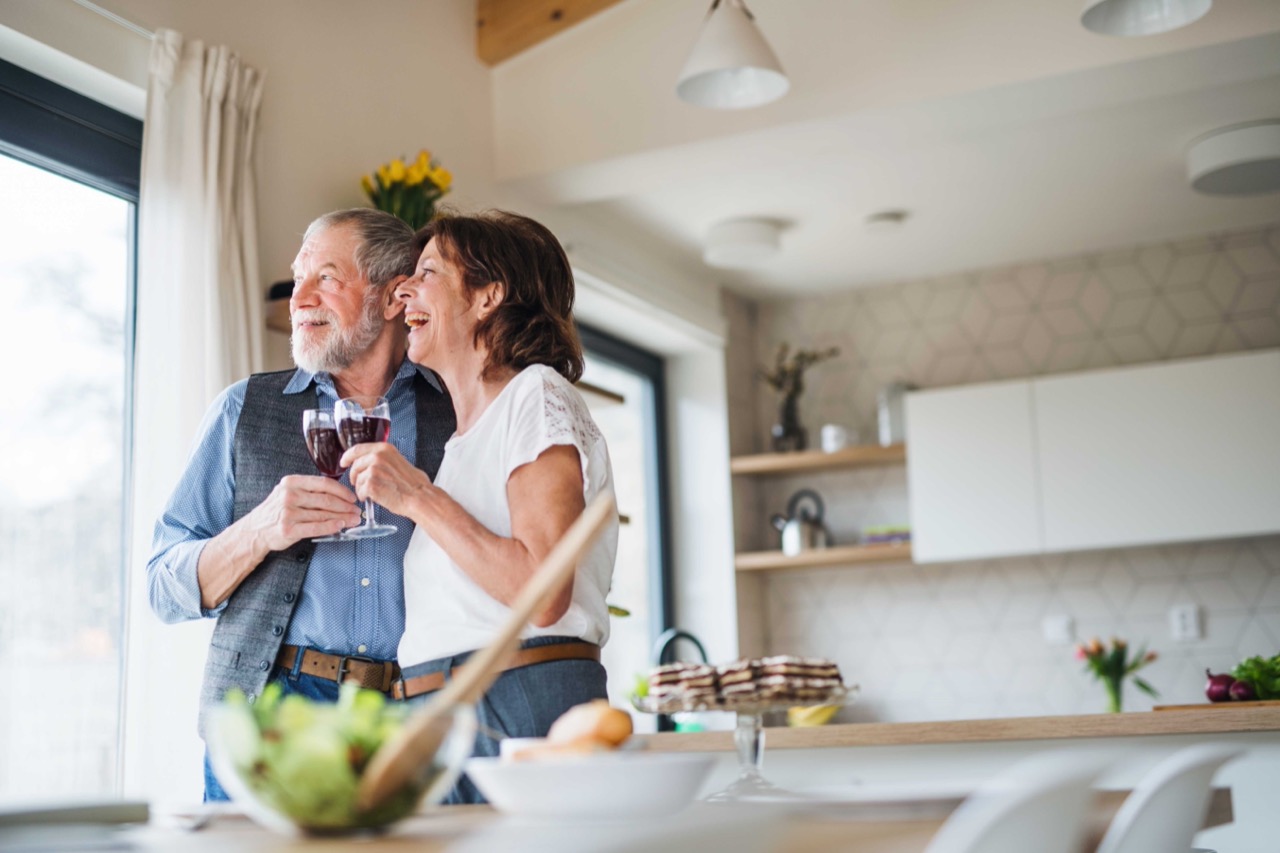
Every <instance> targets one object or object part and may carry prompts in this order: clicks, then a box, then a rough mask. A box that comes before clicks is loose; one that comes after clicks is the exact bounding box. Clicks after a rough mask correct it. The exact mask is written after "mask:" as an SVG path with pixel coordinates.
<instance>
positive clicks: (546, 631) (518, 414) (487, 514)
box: [399, 364, 618, 666]
mask: <svg viewBox="0 0 1280 853" xmlns="http://www.w3.org/2000/svg"><path fill="white" fill-rule="evenodd" d="M559 444H569V445H573V446H574V447H576V448H577V449H578V458H579V459H580V460H581V462H582V480H583V484H584V490H583V497H584V498H585V499H586V501H587V502H588V503H590V502H591V500H592V499H593V498H595V496H596V495H598V494H600V493H601V492H612V491H613V470H612V467H611V465H610V464H609V451H608V448H607V447H605V443H604V437H603V436H602V435H601V434H600V429H599V427H597V426H596V424H595V422H594V421H593V420H592V419H591V415H590V413H588V411H587V404H586V402H585V401H584V400H583V399H582V395H581V394H579V393H578V390H577V389H576V388H574V387H573V386H572V385H570V384H569V382H568V380H566V379H565V378H564V377H563V376H561V375H560V374H559V373H557V372H556V371H555V370H554V369H553V368H550V367H547V366H546V365H540V364H539V365H533V366H531V367H527V368H525V369H524V370H522V371H520V373H518V374H517V375H516V376H515V378H513V379H512V380H511V381H510V382H509V383H507V387H506V388H503V389H502V392H501V393H499V394H498V396H497V398H496V399H494V401H493V402H492V403H490V404H489V408H487V409H485V410H484V412H483V413H482V414H481V415H480V419H479V420H478V421H476V423H475V424H474V425H473V426H472V427H471V429H469V430H467V432H466V433H464V434H462V435H458V434H456V433H455V434H454V435H453V437H452V438H450V439H449V441H448V443H447V444H445V452H444V461H443V462H442V463H441V465H440V470H439V472H437V474H436V479H435V484H436V485H437V486H439V487H440V488H442V489H444V490H445V492H447V493H448V494H449V496H450V497H452V498H453V499H454V500H455V501H457V502H458V503H459V504H461V505H462V507H463V509H465V510H466V511H467V512H469V513H471V515H472V517H474V518H475V519H476V521H478V522H480V523H481V524H483V525H484V526H485V527H486V528H488V529H489V530H490V531H492V532H493V533H495V534H496V535H498V536H506V537H509V536H510V535H511V508H510V506H509V505H508V504H507V480H508V479H509V478H510V477H511V474H512V472H513V471H515V470H516V469H517V468H519V467H520V466H521V465H524V464H527V463H529V462H532V461H533V460H535V459H537V458H538V456H539V455H540V454H541V453H542V452H543V451H544V450H546V449H547V448H549V447H552V446H555V445H559ZM617 550H618V522H617V521H616V520H614V521H613V522H612V524H610V525H609V526H608V527H606V528H605V532H604V533H603V534H602V535H601V536H600V538H599V539H597V540H596V543H595V545H594V546H593V547H592V548H591V550H590V551H589V552H587V555H586V557H585V559H584V560H583V561H582V563H581V564H580V565H579V566H578V571H577V574H576V575H575V576H574V582H573V602H572V603H571V604H570V605H569V610H568V612H566V613H565V615H564V616H562V617H561V618H560V620H559V621H557V622H556V623H555V624H554V625H549V626H547V627H545V628H537V627H534V626H533V625H528V626H526V627H525V630H524V632H523V633H522V634H521V637H522V638H528V637H537V636H547V635H559V636H566V637H579V638H581V639H583V640H586V641H587V642H591V643H597V644H600V645H603V644H604V642H605V640H607V639H608V637H609V610H608V606H607V605H606V604H605V596H606V595H607V594H608V592H609V584H610V582H611V581H612V578H613V561H614V557H615V556H616V554H617ZM404 599H405V631H404V636H403V637H402V638H401V639H400V651H399V660H400V665H401V666H413V665H414V664H418V663H423V662H424V661H429V660H434V659H435V658H441V657H445V656H448V655H454V654H458V653H459V652H465V651H471V650H473V649H478V648H482V647H484V646H486V645H488V643H489V642H490V641H491V640H492V639H493V636H494V634H495V633H496V632H497V630H498V628H499V626H500V625H501V624H502V623H503V622H505V621H506V619H507V616H508V614H509V613H510V609H509V608H508V607H507V606H506V605H505V604H502V603H501V602H499V601H497V600H496V599H494V598H493V597H491V596H490V595H489V594H488V593H487V592H485V591H484V589H483V588H481V587H480V586H479V585H478V584H477V583H476V582H475V581H473V580H472V579H471V578H470V577H469V576H468V575H467V574H466V572H464V571H463V570H462V569H461V568H459V567H458V564H457V563H455V562H454V561H453V560H452V559H450V557H449V555H448V554H446V553H445V552H444V549H442V548H441V547H440V546H439V545H437V544H436V542H435V540H433V539H432V538H431V537H430V536H428V535H427V533H426V531H424V530H423V529H422V528H421V527H419V528H417V529H415V530H414V531H413V537H412V538H411V539H410V540H409V549H408V551H406V552H405V555H404Z"/></svg>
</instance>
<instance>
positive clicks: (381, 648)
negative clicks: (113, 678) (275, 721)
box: [147, 360, 439, 660]
mask: <svg viewBox="0 0 1280 853" xmlns="http://www.w3.org/2000/svg"><path fill="white" fill-rule="evenodd" d="M418 370H419V368H417V367H415V365H414V364H413V363H412V362H409V361H408V360H406V361H405V362H404V363H403V364H401V365H400V370H399V371H398V372H397V373H396V378H395V380H394V381H393V382H392V383H391V388H390V390H389V391H388V392H387V393H386V395H385V396H386V397H387V400H388V401H389V402H390V403H391V439H390V441H391V443H392V444H393V445H395V447H396V449H397V450H399V451H400V452H401V453H402V454H403V455H404V457H405V458H406V459H415V458H416V451H417V444H418V441H417V435H418V430H417V411H416V408H415V406H414V393H413V377H414V374H415V372H417V371H418ZM422 373H423V375H424V376H425V377H426V378H427V379H428V381H430V382H431V383H432V385H435V386H436V387H437V388H438V387H439V384H438V382H437V380H436V378H435V376H433V375H432V374H431V373H430V371H422ZM313 378H314V379H315V381H316V406H317V407H318V408H332V407H333V404H334V403H336V402H337V400H338V393H337V389H336V388H335V387H334V384H333V377H332V376H330V375H329V374H327V373H317V374H315V375H314V376H313V375H312V374H310V373H308V372H306V371H304V370H298V371H297V372H296V373H294V375H293V378H292V379H291V380H290V381H289V384H288V385H287V386H286V387H285V393H286V394H289V393H297V392H299V391H302V390H303V389H305V388H306V387H307V385H308V384H309V383H310V382H311V380H312V379H313ZM247 385H248V380H244V381H241V382H237V383H236V384H235V385H232V386H231V387H230V388H228V389H227V390H225V391H223V392H222V394H221V395H220V396H219V397H218V399H217V400H215V401H214V404H213V405H212V406H211V407H210V409H209V411H208V412H207V413H206V414H205V418H204V422H203V423H202V424H201V426H200V433H199V438H198V440H197V442H196V446H195V450H194V451H193V452H192V455H191V459H190V460H189V461H188V463H187V469H186V471H185V472H184V473H183V475H182V479H181V480H179V482H178V485H177V488H175V489H174V491H173V495H172V496H171V497H170V498H169V504H168V506H166V507H165V511H164V514H163V515H162V516H161V517H160V519H159V520H158V521H157V522H156V528H155V534H154V536H153V538H152V552H151V559H150V560H149V561H148V563H147V584H148V590H149V595H150V598H151V607H152V609H153V610H155V612H156V614H157V615H158V616H159V617H160V618H161V619H162V620H164V621H165V622H181V621H183V620H187V619H199V618H201V617H213V616H217V615H218V614H220V613H221V612H222V611H223V610H224V609H226V606H227V602H225V601H224V602H223V603H222V604H220V605H218V606H217V607H215V608H214V609H212V610H206V609H204V608H203V607H201V606H200V585H199V583H198V581H197V579H196V565H197V563H198V562H199V560H200V552H201V551H203V550H204V545H205V543H206V542H207V541H208V540H210V539H212V538H213V537H214V536H216V535H217V534H219V533H221V532H222V531H223V530H225V529H226V528H227V527H228V526H230V524H231V521H232V505H233V502H234V497H235V473H234V471H233V470H232V467H231V448H232V443H233V441H234V439H235V434H236V423H237V422H238V421H239V419H240V409H241V408H242V407H243V405H244V395H245V388H246V386H247ZM298 430H299V432H301V430H302V424H301V423H299V424H298ZM298 473H300V474H301V473H315V474H318V473H319V472H318V471H299V472H298ZM342 483H343V484H344V485H347V486H350V483H349V482H348V481H347V477H346V475H345V474H344V475H343V478H342ZM377 520H378V521H379V522H380V523H383V524H394V525H395V526H396V527H397V528H399V529H398V530H397V531H396V532H395V533H394V534H392V535H391V536H385V537H383V538H381V539H361V540H357V541H355V542H320V543H317V544H316V549H315V556H314V557H312V559H311V567H310V568H309V569H308V570H307V576H306V580H305V581H304V582H303V584H302V594H301V595H300V596H299V598H298V604H297V607H296V608H295V609H294V612H293V618H292V619H291V620H290V621H289V628H288V631H287V633H286V634H285V637H284V642H286V643H290V644H292V645H296V646H310V647H312V648H317V649H322V650H324V651H327V652H331V653H334V654H350V655H364V656H367V657H373V658H380V659H383V660H392V659H394V658H395V656H396V647H397V646H398V645H399V643H400V635H401V634H402V633H404V552H405V549H406V548H408V547H409V537H410V536H411V535H412V533H413V522H411V521H409V520H408V519H406V518H401V517H400V516H397V515H395V514H393V513H391V512H389V511H388V510H386V509H384V508H382V507H378V509H377Z"/></svg>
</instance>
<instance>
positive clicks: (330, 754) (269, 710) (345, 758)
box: [216, 682, 434, 830]
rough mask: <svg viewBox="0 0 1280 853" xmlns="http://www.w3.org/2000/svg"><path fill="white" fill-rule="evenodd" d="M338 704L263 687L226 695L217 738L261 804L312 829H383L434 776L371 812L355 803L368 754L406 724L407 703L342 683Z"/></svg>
mask: <svg viewBox="0 0 1280 853" xmlns="http://www.w3.org/2000/svg"><path fill="white" fill-rule="evenodd" d="M338 695H339V698H338V701H337V703H334V704H330V703H325V702H315V701H312V700H311V699H308V698H306V697H305V696H300V695H297V694H290V695H288V696H285V695H282V691H281V689H280V685H279V684H276V683H274V682H273V683H271V684H268V685H267V687H266V688H265V689H264V690H263V691H262V695H261V696H260V697H258V701H257V702H255V703H253V704H250V703H249V702H248V701H247V700H246V699H245V697H244V694H242V693H240V691H238V690H232V691H229V692H228V693H227V696H226V699H225V700H224V707H223V711H222V713H221V714H220V715H219V718H218V725H217V729H216V736H217V737H218V738H219V740H220V741H221V746H222V747H223V748H224V749H225V750H226V754H227V755H228V756H229V757H230V759H231V762H232V764H234V765H235V768H236V771H237V773H238V774H239V776H240V779H241V780H242V781H243V782H244V783H245V784H246V785H247V786H248V787H249V788H250V789H252V791H253V793H254V795H255V796H256V797H257V798H258V799H259V800H261V801H262V802H263V803H265V804H266V805H268V806H270V807H271V808H273V809H275V810H276V811H278V812H281V813H282V814H285V815H287V816H288V817H289V818H291V819H292V820H293V821H294V822H295V823H297V824H298V825H300V826H303V827H306V828H308V829H312V830H336V829H350V828H358V827H374V826H383V825H385V824H387V823H390V822H392V821H394V820H397V819H399V818H401V817H403V816H405V815H406V814H408V813H410V812H411V811H413V809H414V808H415V807H416V806H417V804H418V800H419V799H420V796H421V794H422V792H423V791H424V790H425V789H426V787H427V786H428V785H429V783H430V779H432V778H434V774H427V775H426V777H425V778H424V779H422V780H420V782H419V783H418V784H413V785H410V786H408V787H407V788H406V789H405V790H403V791H401V792H400V793H398V794H396V795H395V796H393V797H391V798H390V799H389V800H388V802H386V803H384V804H383V805H381V806H379V807H378V808H377V809H374V810H372V811H368V812H363V811H360V810H359V809H358V808H357V807H356V802H355V801H356V789H357V787H358V784H359V779H360V774H361V773H363V772H364V769H365V767H366V766H367V764H368V763H369V759H370V758H372V757H373V754H374V753H375V752H377V751H378V749H379V748H380V747H381V746H382V745H383V744H384V743H386V742H387V740H388V739H389V738H390V737H391V736H392V735H393V734H395V732H396V731H397V730H398V729H399V728H400V726H401V725H402V724H403V722H404V719H405V716H406V713H407V711H408V706H406V705H404V704H401V703H391V702H387V700H386V697H385V696H383V695H382V694H381V693H379V692H377V691H374V690H362V689H360V688H359V687H356V686H355V685H354V684H350V683H348V684H344V685H342V688H341V690H340V692H339V694H338Z"/></svg>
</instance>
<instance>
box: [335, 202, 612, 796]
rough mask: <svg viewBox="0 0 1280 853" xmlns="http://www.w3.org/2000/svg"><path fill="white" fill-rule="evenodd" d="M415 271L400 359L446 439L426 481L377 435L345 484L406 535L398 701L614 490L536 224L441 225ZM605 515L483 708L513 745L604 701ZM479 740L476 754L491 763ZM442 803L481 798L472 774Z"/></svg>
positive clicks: (452, 655)
mask: <svg viewBox="0 0 1280 853" xmlns="http://www.w3.org/2000/svg"><path fill="white" fill-rule="evenodd" d="M417 241H418V243H417V245H418V247H419V248H420V249H421V256H420V258H419V260H418V266H417V269H416V271H415V274H414V276H413V278H411V279H409V280H408V281H406V282H404V283H403V284H401V285H400V286H399V287H398V288H397V289H396V296H397V298H398V299H399V300H400V301H401V302H402V303H403V304H404V311H405V314H404V316H405V322H406V323H407V324H408V326H409V358H410V359H412V360H413V361H414V362H415V363H417V364H421V365H424V366H426V367H429V368H430V369H432V370H434V371H435V372H436V373H438V374H439V375H440V378H441V379H442V380H443V381H444V384H445V387H446V388H448V390H449V393H450V394H451V395H452V398H453V407H454V411H455V413H456V415H457V421H458V426H457V432H456V433H454V435H453V437H452V438H451V439H450V440H449V441H448V443H447V444H446V445H445V455H444V461H443V462H442V463H441V465H440V471H439V473H438V474H437V475H436V478H435V482H434V483H433V482H431V480H429V479H428V478H427V475H426V474H424V473H423V472H422V471H420V470H419V469H417V468H415V467H414V466H413V465H412V464H410V463H409V462H408V461H406V460H405V459H404V457H403V456H401V455H400V454H399V453H398V452H397V451H396V449H395V448H394V447H393V446H391V445H390V444H361V445H358V446H356V447H353V448H352V449H350V450H348V451H347V454H346V456H345V457H344V460H343V461H344V462H346V463H349V464H350V465H351V473H350V476H351V483H352V486H353V487H354V489H355V491H356V493H357V494H358V495H359V496H360V497H362V498H365V497H368V498H372V499H373V500H374V501H376V502H377V503H379V504H381V505H383V506H385V507H386V508H388V509H390V510H391V511H392V512H395V513H397V514H399V515H403V516H405V517H407V518H410V519H412V520H413V521H414V522H415V523H416V525H417V527H416V529H415V530H414V533H413V538H412V540H411V541H410V544H409V550H408V551H407V552H406V554H405V558H404V592H405V632H404V636H403V638H402V639H401V641H400V648H399V660H400V664H401V667H402V668H403V672H404V680H403V683H402V684H397V685H396V688H395V690H394V695H396V696H397V697H403V698H410V699H412V698H414V697H418V696H425V695H427V694H429V693H431V692H432V691H434V690H437V689H439V688H440V687H441V686H442V685H443V684H444V683H445V682H446V680H448V678H449V676H450V672H451V671H452V670H453V669H454V668H455V667H457V666H459V665H461V664H463V663H464V662H465V661H466V660H467V657H468V656H469V655H470V654H471V652H473V651H474V650H476V649H478V648H480V647H482V646H484V645H486V644H487V643H488V642H489V640H490V639H491V638H492V637H493V635H494V633H495V632H496V630H497V629H498V626H499V625H500V624H501V623H502V622H504V621H505V619H506V616H507V613H508V611H509V605H510V604H511V602H512V601H513V600H514V599H515V597H516V595H517V594H518V593H519V592H520V589H521V588H522V587H523V586H524V584H525V582H526V581H527V580H528V579H529V577H530V575H531V574H532V573H533V572H534V570H535V569H536V568H537V567H538V565H539V564H540V563H541V562H542V560H543V558H544V557H546V556H547V554H548V552H549V551H550V550H551V547H552V546H553V545H554V544H555V543H556V541H557V540H558V539H559V538H560V536H561V535H562V534H563V533H564V532H565V531H566V530H567V529H568V527H569V525H570V524H572V523H573V521H574V520H575V519H576V518H577V517H578V516H579V515H580V514H581V513H582V511H583V508H584V507H585V506H586V503H587V502H588V501H590V500H591V499H593V498H594V497H595V496H596V495H598V494H599V493H601V492H611V491H612V490H613V475H612V471H611V469H610V464H609V454H608V450H607V448H606V447H605V443H604V439H603V437H602V436H601V435H600V430H599V429H598V428H597V427H596V425H595V423H594V422H593V421H592V420H591V416H590V414H588V412H587V407H586V404H585V403H584V401H583V399H582V396H581V395H580V394H579V393H578V391H577V390H576V389H575V388H574V387H573V384H572V383H573V382H575V381H577V380H578V378H579V377H581V375H582V347H581V344H580V343H579V341H578V335H577V332H576V330H575V329H574V325H573V319H572V309H573V297H574V286H573V274H572V271H571V270H570V267H569V261H568V258H566V257H565V253H564V249H562V248H561V246H560V243H559V242H558V241H557V240H556V238H555V236H554V235H553V234H552V233H551V232H550V231H548V230H547V229H546V228H545V227H544V226H542V225H540V224H538V223H537V222H534V221H533V220H531V219H528V218H526V217H523V216H517V215H515V214H511V213H502V212H494V213H489V214H485V215H482V216H452V217H444V218H440V219H437V220H435V221H433V222H432V223H430V224H429V225H427V226H426V227H425V228H423V229H422V230H421V231H419V232H418V235H417ZM617 538H618V529H617V522H616V521H615V522H614V523H613V525H612V526H611V527H610V528H607V529H606V532H605V534H604V535H603V536H601V537H600V539H599V540H598V541H597V542H596V544H595V545H594V547H593V548H592V549H591V551H590V552H589V554H588V555H587V557H586V558H585V559H584V560H583V562H582V563H581V564H580V565H579V567H578V570H577V573H576V575H575V577H574V578H573V580H572V582H571V583H570V584H568V585H566V586H565V587H564V589H562V590H561V591H560V593H559V595H558V596H557V597H556V598H555V600H554V601H553V602H552V603H551V604H550V606H548V607H547V608H546V609H545V610H543V611H542V612H541V613H538V614H536V615H535V617H534V619H533V622H532V624H530V625H529V626H528V627H527V628H526V629H525V632H524V634H523V637H522V643H521V651H520V653H519V655H518V656H517V658H516V660H515V661H514V662H513V663H512V664H511V667H510V668H509V669H508V670H506V671H505V672H504V673H503V674H502V675H501V676H500V677H499V678H498V680H497V681H496V682H495V684H494V685H493V688H492V689H491V690H490V691H489V692H488V694H487V695H486V696H485V698H484V700H483V701H482V703H481V705H480V708H479V709H478V713H479V718H480V722H481V724H482V726H483V727H485V728H487V729H490V730H494V731H495V732H500V733H502V734H503V735H506V736H511V737H534V736H542V735H545V734H546V733H547V729H548V728H549V727H550V725H551V723H552V722H553V721H554V720H555V719H556V718H557V717H559V716H560V715H561V714H562V713H563V712H564V711H566V710H567V709H569V708H570V707H572V706H573V705H576V704H579V703H582V702H586V701H589V700H591V699H597V698H604V697H605V672H604V668H603V667H602V666H601V665H600V662H599V660H600V646H601V645H602V644H603V643H604V642H605V640H606V639H607V638H608V636H609V623H608V608H607V606H606V604H605V595H606V594H607V593H608V591H609V584H610V580H611V577H612V573H613V561H614V556H615V552H616V550H617ZM496 753H497V741H496V740H495V739H494V738H493V737H491V736H489V735H487V734H485V733H483V732H482V733H481V735H480V736H478V737H477V739H476V754H480V755H494V754H496ZM451 799H452V801H454V802H483V799H482V798H481V797H480V795H479V793H478V792H477V791H476V790H475V788H474V786H473V785H472V784H471V783H470V781H469V780H467V779H465V778H464V779H463V780H462V781H461V782H460V783H459V785H458V787H457V788H455V790H454V793H453V795H451Z"/></svg>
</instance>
